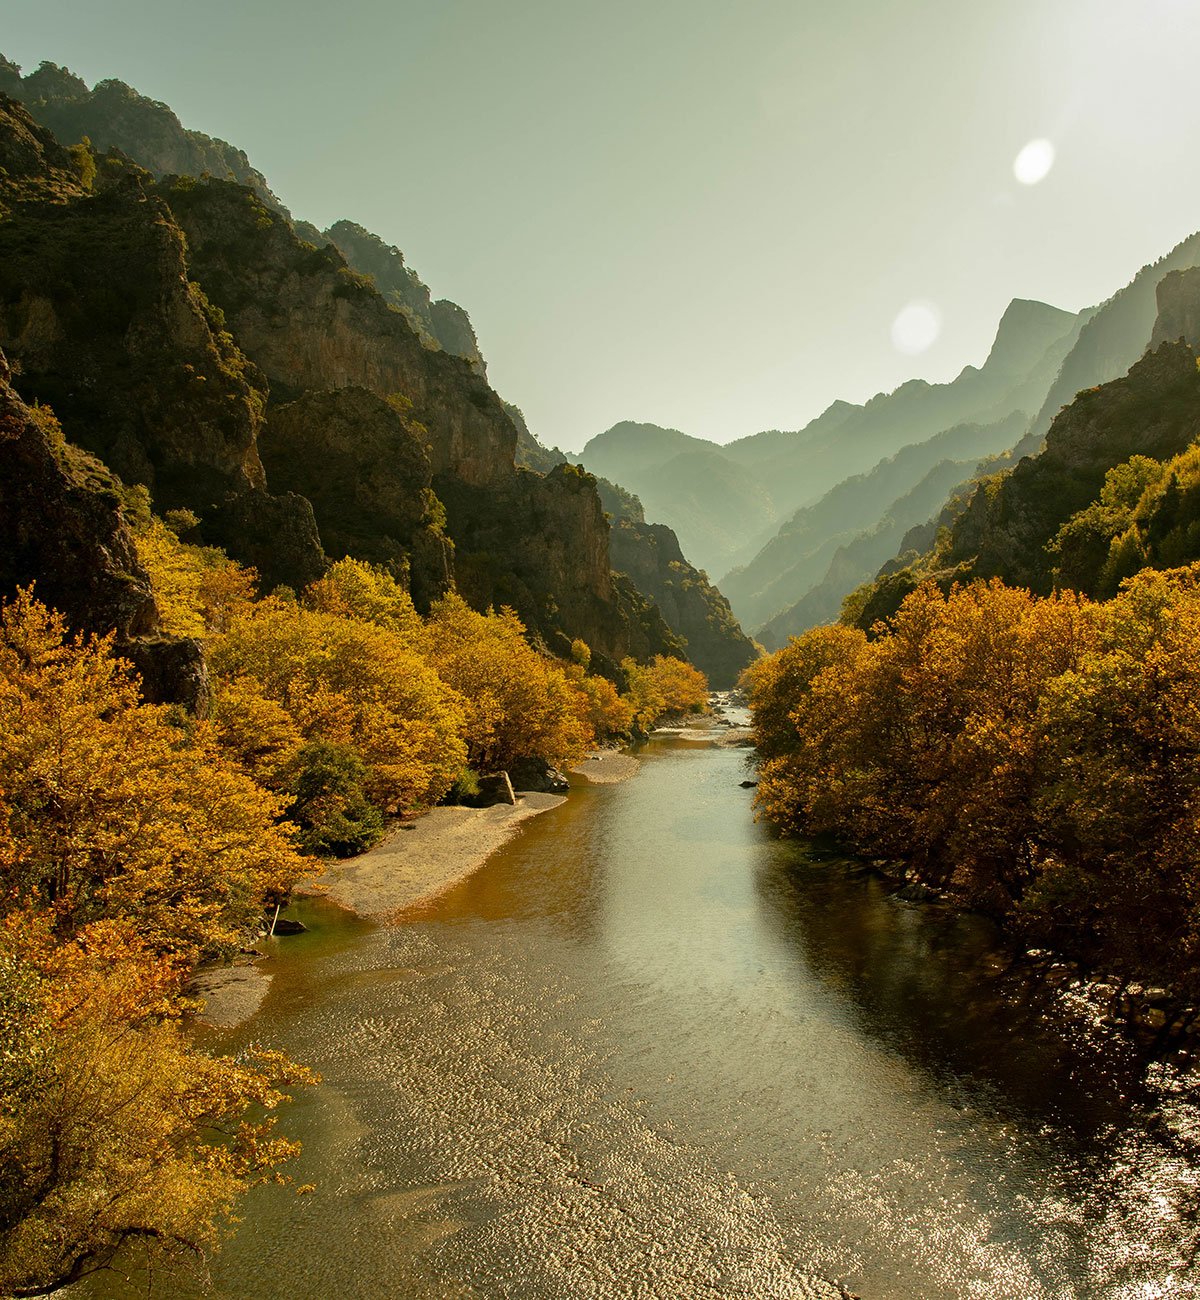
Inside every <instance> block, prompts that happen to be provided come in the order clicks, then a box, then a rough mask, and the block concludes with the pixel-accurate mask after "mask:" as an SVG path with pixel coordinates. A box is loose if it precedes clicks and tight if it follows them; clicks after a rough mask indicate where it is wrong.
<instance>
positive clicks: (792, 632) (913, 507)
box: [758, 460, 977, 650]
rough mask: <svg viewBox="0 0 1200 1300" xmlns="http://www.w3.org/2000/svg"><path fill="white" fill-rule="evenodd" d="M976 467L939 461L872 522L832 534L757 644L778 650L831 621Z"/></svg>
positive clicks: (833, 620)
mask: <svg viewBox="0 0 1200 1300" xmlns="http://www.w3.org/2000/svg"><path fill="white" fill-rule="evenodd" d="M976 468H977V466H976V462H974V461H970V460H967V461H961V460H958V461H956V460H943V461H940V462H939V463H938V464H937V465H935V466H934V467H933V468H932V469H931V470H930V471H929V472H928V473H927V474H926V475H925V477H924V478H922V479H921V481H920V482H919V483H918V484H917V485H916V486H915V487H913V488H912V489H911V490H910V491H909V492H906V493H905V494H904V495H903V496H902V497H900V498H899V499H898V500H896V501H894V502H892V504H891V505H890V506H889V507H888V509H887V511H886V513H885V514H884V515H883V517H882V519H880V521H879V522H878V523H877V524H875V525H874V527H872V528H868V529H864V530H863V531H862V532H860V533H858V534H856V535H854V536H852V537H850V538H849V540H846V541H841V540H838V539H835V541H834V543H833V544H832V545H833V554H832V555H831V556H829V558H828V566H827V567H826V569H825V572H824V574H823V576H822V577H821V579H820V580H819V581H817V582H814V583H813V584H812V585H811V586H809V587H808V588H807V589H806V590H805V593H804V595H803V596H801V597H800V599H799V600H798V601H796V602H795V603H794V604H792V605H789V606H788V607H787V608H786V609H783V610H781V611H780V612H779V613H778V614H776V615H774V616H773V617H772V618H770V619H769V620H768V621H767V622H766V623H765V624H764V625H763V626H762V627H761V628H760V629H759V631H758V639H759V640H760V641H761V642H762V644H763V645H764V646H765V647H766V648H767V649H768V650H777V649H779V648H780V647H781V646H784V645H786V644H787V640H788V638H789V637H793V636H799V635H800V634H801V633H802V632H806V631H808V629H809V628H812V627H818V626H820V625H821V624H822V623H833V622H835V621H836V620H837V618H838V615H839V613H840V612H841V609H842V604H843V602H844V601H845V599H846V596H847V595H848V594H849V593H850V592H852V591H854V590H855V589H856V588H857V587H860V586H861V585H862V584H863V583H864V582H869V581H870V580H871V578H872V576H873V575H874V574H875V573H877V572H878V570H879V567H880V565H881V564H882V563H883V562H884V561H885V560H886V559H887V558H888V557H889V556H892V555H895V554H896V553H897V552H898V551H899V550H901V549H902V548H903V547H904V545H905V542H906V539H907V538H908V537H909V536H910V534H911V532H912V530H913V529H914V528H915V527H917V526H919V525H922V524H924V523H925V522H926V521H927V520H928V519H929V518H930V517H931V516H932V515H933V514H934V513H935V512H936V511H937V509H938V507H939V506H940V505H941V504H942V503H943V502H944V501H945V500H946V499H947V497H949V496H952V495H953V494H954V493H955V492H956V491H959V490H961V489H962V488H963V487H964V486H966V485H967V483H969V482H970V480H971V478H972V477H973V475H974V473H975V471H976Z"/></svg>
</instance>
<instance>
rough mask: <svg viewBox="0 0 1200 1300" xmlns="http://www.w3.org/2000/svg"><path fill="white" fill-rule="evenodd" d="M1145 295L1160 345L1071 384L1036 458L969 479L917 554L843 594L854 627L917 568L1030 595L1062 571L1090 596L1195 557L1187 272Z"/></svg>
mask: <svg viewBox="0 0 1200 1300" xmlns="http://www.w3.org/2000/svg"><path fill="white" fill-rule="evenodd" d="M1157 301H1158V304H1159V314H1158V317H1157V319H1156V321H1155V322H1154V323H1151V324H1150V325H1147V334H1148V335H1149V336H1150V337H1151V338H1153V339H1154V340H1163V341H1160V342H1157V345H1156V346H1151V347H1150V348H1148V349H1147V350H1146V352H1145V353H1144V355H1142V356H1141V357H1140V359H1139V360H1137V361H1136V362H1135V363H1134V364H1133V365H1132V366H1131V367H1130V368H1129V371H1128V373H1127V374H1126V375H1124V376H1122V377H1120V378H1117V379H1113V380H1110V381H1108V382H1107V383H1104V384H1100V385H1097V386H1094V387H1091V388H1088V389H1085V390H1084V391H1082V392H1080V393H1079V394H1077V396H1076V397H1075V400H1074V401H1073V402H1071V403H1070V405H1068V406H1065V407H1063V408H1062V409H1061V410H1060V411H1059V412H1058V414H1057V415H1056V416H1055V418H1054V420H1053V422H1052V423H1051V425H1050V428H1049V430H1048V432H1047V434H1046V438H1045V443H1044V446H1043V448H1042V450H1041V451H1040V452H1039V453H1038V454H1036V455H1032V456H1024V457H1022V458H1021V459H1020V460H1019V461H1018V462H1017V463H1016V464H1015V465H1014V466H1013V467H1012V468H1010V469H1008V470H1006V471H1004V472H1002V473H1000V474H996V475H993V476H991V477H988V478H985V479H983V480H982V481H980V482H978V483H976V484H974V485H973V486H972V488H971V490H970V491H969V492H968V493H966V494H964V495H963V496H961V497H960V499H959V501H958V502H957V503H956V504H955V505H954V506H952V507H951V508H950V509H948V510H947V511H946V512H945V514H944V516H943V524H944V526H943V527H942V528H941V530H940V532H939V536H938V538H937V539H936V540H934V542H933V545H932V546H931V547H930V548H929V549H928V550H926V551H925V552H924V553H923V554H921V555H916V556H914V555H911V554H910V555H908V556H906V557H903V558H902V559H900V560H897V561H894V562H893V563H891V564H888V565H885V566H884V568H883V569H881V571H880V574H879V576H878V578H877V579H876V580H875V582H874V583H873V584H871V585H870V586H869V587H866V588H864V589H863V591H862V592H860V593H856V597H855V603H856V606H857V607H858V611H859V612H858V616H857V621H858V623H859V625H860V626H864V627H865V626H869V625H870V624H871V623H873V622H874V621H875V620H876V619H878V618H885V617H888V616H889V615H890V614H891V613H893V612H894V611H895V609H896V608H897V607H898V605H899V603H900V601H901V600H903V598H904V596H905V595H907V594H908V592H909V591H911V590H913V588H914V587H916V586H917V585H919V584H920V583H921V582H923V581H926V580H928V579H930V578H932V579H934V580H936V581H937V582H938V583H939V585H941V586H943V587H946V586H949V584H950V583H952V582H955V581H962V580H966V579H969V578H975V577H980V578H988V577H1002V578H1003V579H1004V580H1005V581H1006V582H1008V583H1010V584H1012V585H1016V586H1024V587H1029V588H1030V589H1031V590H1033V591H1035V592H1043V593H1044V592H1047V591H1049V590H1051V588H1052V587H1053V586H1054V585H1055V584H1056V583H1057V582H1060V581H1063V582H1067V583H1068V585H1071V586H1075V587H1078V588H1079V589H1081V590H1084V591H1087V592H1090V593H1091V594H1096V595H1104V594H1112V592H1113V591H1114V590H1115V588H1116V583H1117V582H1118V581H1119V580H1120V578H1121V577H1123V576H1127V575H1128V574H1129V573H1130V572H1134V571H1136V570H1137V569H1138V568H1141V567H1144V566H1145V565H1147V564H1149V565H1153V566H1157V567H1168V566H1170V565H1174V564H1181V563H1185V562H1186V561H1188V560H1190V559H1195V558H1200V485H1198V483H1197V477H1198V476H1197V471H1196V468H1195V461H1196V455H1195V452H1196V440H1197V438H1200V370H1198V369H1197V358H1196V353H1197V350H1198V349H1200V331H1198V330H1197V323H1198V322H1200V272H1196V271H1188V272H1185V273H1180V272H1175V273H1174V274H1171V275H1168V276H1166V277H1165V278H1164V280H1163V281H1162V283H1161V285H1160V289H1159V294H1158V299H1157ZM1172 336H1173V341H1171V340H1172ZM907 540H908V539H906V541H907ZM914 540H916V539H914ZM926 540H929V539H928V538H927V539H926Z"/></svg>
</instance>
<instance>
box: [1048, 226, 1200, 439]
mask: <svg viewBox="0 0 1200 1300" xmlns="http://www.w3.org/2000/svg"><path fill="white" fill-rule="evenodd" d="M1197 264H1200V233H1197V234H1194V235H1191V236H1189V237H1188V238H1187V239H1185V240H1183V241H1182V242H1181V243H1179V244H1177V245H1176V246H1175V247H1174V248H1173V249H1172V250H1171V251H1170V252H1169V253H1168V254H1167V255H1166V256H1165V257H1162V258H1160V259H1159V260H1158V261H1157V262H1154V263H1152V264H1151V265H1150V266H1145V267H1143V268H1142V269H1141V270H1140V271H1139V272H1138V273H1137V275H1135V276H1134V278H1133V279H1132V280H1131V281H1130V283H1129V284H1127V285H1126V286H1125V287H1124V288H1123V289H1121V290H1119V291H1118V292H1117V293H1115V294H1113V296H1112V297H1111V298H1109V299H1108V300H1107V301H1106V302H1104V303H1102V304H1101V305H1100V306H1099V307H1098V308H1096V310H1095V312H1094V313H1093V314H1092V316H1091V318H1090V319H1089V320H1088V322H1087V323H1086V324H1085V325H1084V327H1083V329H1082V330H1081V331H1080V334H1079V339H1078V341H1077V342H1076V343H1075V345H1074V347H1073V348H1072V349H1071V351H1070V353H1069V354H1068V356H1067V357H1066V358H1065V359H1064V361H1063V364H1062V369H1061V370H1060V372H1059V374H1058V376H1057V378H1056V379H1055V381H1054V384H1053V385H1052V387H1051V388H1050V391H1049V392H1048V393H1047V395H1046V400H1045V401H1044V402H1043V403H1042V405H1041V407H1040V409H1039V411H1038V414H1037V418H1036V419H1035V420H1034V422H1033V424H1032V425H1031V427H1030V432H1031V433H1032V435H1033V436H1034V437H1035V438H1041V437H1042V436H1043V435H1044V434H1045V433H1046V432H1047V431H1048V430H1049V428H1050V425H1051V424H1052V423H1053V421H1054V417H1055V416H1056V415H1057V414H1058V412H1059V411H1060V410H1061V409H1062V408H1063V407H1064V406H1065V405H1067V404H1068V403H1069V402H1071V401H1072V399H1073V398H1074V397H1075V394H1076V393H1078V392H1080V391H1081V390H1082V389H1084V388H1093V387H1095V386H1096V385H1097V384H1103V383H1107V382H1108V381H1109V380H1110V379H1116V378H1118V377H1119V376H1121V375H1123V374H1125V372H1126V371H1127V370H1128V369H1129V367H1130V366H1132V365H1133V363H1134V362H1135V361H1137V359H1138V358H1139V357H1140V356H1141V355H1142V353H1143V352H1144V351H1145V349H1146V344H1147V343H1148V342H1149V341H1150V336H1151V333H1152V332H1153V329H1154V322H1155V319H1156V317H1157V315H1158V299H1157V289H1158V285H1159V282H1160V281H1161V280H1162V279H1163V277H1164V276H1165V275H1166V274H1167V273H1168V272H1169V271H1174V270H1180V269H1185V268H1188V267H1193V266H1196V265H1197ZM1175 337H1178V335H1176V336H1175ZM1160 341H1161V340H1160ZM1031 450H1032V448H1031Z"/></svg>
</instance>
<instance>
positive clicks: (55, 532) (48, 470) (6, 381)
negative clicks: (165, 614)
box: [0, 353, 208, 713]
mask: <svg viewBox="0 0 1200 1300" xmlns="http://www.w3.org/2000/svg"><path fill="white" fill-rule="evenodd" d="M120 487H121V485H120V483H119V482H118V480H117V479H116V478H115V477H114V476H113V475H112V474H111V473H110V472H109V470H108V469H106V468H105V466H104V465H102V464H101V463H100V462H99V461H97V460H96V459H95V458H94V457H92V456H90V455H88V454H87V453H86V452H84V451H81V450H80V449H79V448H77V447H73V446H72V445H71V444H70V443H69V442H68V441H67V440H66V438H65V437H64V436H63V433H62V430H61V428H60V427H59V424H58V421H57V420H56V419H55V418H54V416H53V414H52V413H51V412H50V411H49V410H48V409H47V408H45V407H31V406H28V405H27V404H26V403H25V402H24V401H22V400H21V398H20V397H19V396H18V394H17V392H16V391H15V389H14V388H13V387H12V383H11V374H10V371H9V366H8V362H7V360H6V358H5V357H4V355H3V353H0V593H3V594H4V595H6V596H7V595H9V594H10V593H11V592H13V591H14V590H15V589H16V588H18V587H29V586H31V585H32V586H34V588H35V591H36V594H37V596H38V598H39V599H40V600H43V601H45V602H46V603H47V604H49V605H52V606H54V607H55V608H56V609H58V610H59V611H61V613H62V614H63V616H64V617H65V618H66V620H67V622H68V624H69V625H70V627H71V628H72V629H73V630H74V631H76V632H86V633H94V634H97V635H104V634H107V633H109V632H112V633H114V634H115V637H116V644H117V648H118V650H119V651H120V652H121V653H122V654H123V655H124V656H125V657H126V658H129V659H132V660H133V661H134V663H135V665H136V666H137V667H138V669H139V670H140V671H141V672H142V673H143V695H144V696H145V697H146V698H147V699H149V700H151V701H152V702H155V703H181V704H185V705H187V706H188V707H189V708H191V709H192V710H193V711H196V712H200V713H203V712H204V711H205V710H206V708H207V705H208V676H207V673H206V671H205V668H204V661H203V658H202V656H201V654H200V648H199V646H198V645H197V644H196V643H195V642H194V641H189V640H180V639H178V638H169V637H163V636H161V635H160V634H159V613H158V607H157V606H156V604H155V602H154V596H153V594H152V592H151V589H150V579H149V576H148V575H147V574H146V572H145V570H144V569H143V568H142V566H141V563H140V562H139V560H138V555H137V548H136V545H135V543H134V539H133V534H132V533H131V532H130V530H129V528H128V526H127V525H126V523H125V520H124V517H123V515H122V508H121V495H120Z"/></svg>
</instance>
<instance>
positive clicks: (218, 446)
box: [0, 161, 264, 511]
mask: <svg viewBox="0 0 1200 1300" xmlns="http://www.w3.org/2000/svg"><path fill="white" fill-rule="evenodd" d="M106 171H107V172H108V175H107V178H106V182H105V185H104V188H103V191H102V192H101V193H98V194H96V195H94V196H89V197H86V198H80V199H78V200H76V201H75V202H73V203H70V204H69V205H67V206H65V207H60V206H57V205H50V204H28V205H21V206H20V207H19V208H18V209H16V210H15V211H14V212H13V213H12V214H11V215H10V216H9V218H8V219H7V220H5V221H4V222H2V223H0V346H2V347H3V348H4V349H5V350H6V352H7V353H8V355H9V358H10V360H11V361H12V362H13V363H14V364H19V367H20V373H21V383H22V390H23V391H24V392H25V393H27V394H29V395H31V396H36V397H37V398H38V399H39V400H42V401H47V402H49V404H50V405H51V406H52V407H53V408H54V410H55V412H56V413H57V415H58V416H59V418H60V419H61V420H62V422H63V427H64V429H65V430H66V432H67V435H68V437H70V438H71V439H72V441H74V442H77V443H79V444H80V445H81V446H84V447H86V448H87V449H88V450H89V451H91V452H93V453H95V454H96V455H97V456H99V457H100V458H101V459H102V460H103V461H104V462H105V463H106V464H107V465H108V466H109V467H110V468H111V469H113V470H114V471H115V472H116V473H117V474H119V475H120V476H121V478H122V479H124V480H125V481H126V482H128V483H145V484H146V485H147V486H148V487H149V488H150V489H151V492H152V493H153V495H154V499H155V502H156V504H157V505H158V506H159V507H160V508H161V509H174V508H176V507H180V506H187V507H189V508H192V509H197V510H200V511H203V510H205V509H207V508H208V507H210V506H211V505H213V504H215V503H216V502H218V501H220V500H222V499H223V498H224V497H225V496H227V495H228V494H229V493H231V492H234V493H236V492H242V491H246V490H248V489H250V488H261V487H262V486H263V485H264V477H263V469H262V465H261V463H260V461H259V458H258V451H257V448H256V437H257V431H258V425H259V422H260V421H261V417H262V404H263V399H264V388H263V383H262V380H261V377H260V376H258V375H257V374H256V372H255V371H254V370H253V368H251V367H249V366H247V364H246V360H245V358H244V357H243V356H241V355H240V353H239V352H238V351H237V349H236V347H235V346H234V345H233V343H232V341H231V340H230V339H229V338H228V336H227V335H222V333H221V332H220V322H219V320H217V319H216V318H215V317H214V315H213V313H212V309H211V307H210V306H209V305H208V303H207V302H206V300H205V298H204V295H203V294H202V293H201V292H200V291H199V289H198V288H197V287H196V285H195V284H193V283H192V282H191V281H190V280H189V277H188V267H187V262H186V258H185V253H184V246H183V240H182V238H181V236H180V232H179V230H178V228H177V227H176V226H175V224H174V222H173V221H172V220H171V217H170V212H169V210H168V209H167V208H166V207H165V205H163V204H162V203H161V202H159V201H158V200H157V199H155V198H154V197H153V196H151V195H149V194H147V192H146V190H145V187H144V185H143V183H142V179H141V176H140V175H139V174H138V173H136V172H133V171H129V170H128V169H126V168H124V167H122V165H121V164H120V163H119V162H116V161H113V162H112V163H111V164H110V165H109V167H108V168H107V169H106Z"/></svg>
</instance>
